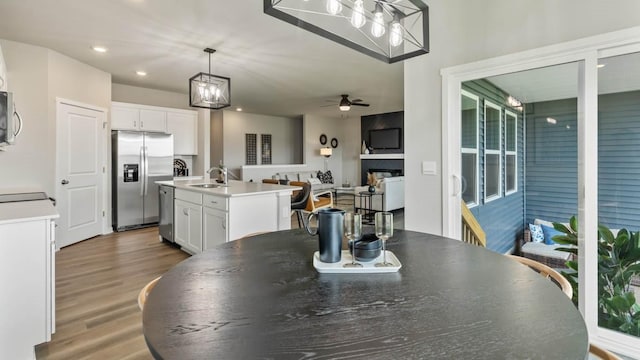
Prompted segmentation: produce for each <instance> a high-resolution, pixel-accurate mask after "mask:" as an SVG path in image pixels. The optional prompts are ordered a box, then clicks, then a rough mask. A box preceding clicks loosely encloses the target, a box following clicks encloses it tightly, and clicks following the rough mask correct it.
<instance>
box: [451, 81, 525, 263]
mask: <svg viewBox="0 0 640 360" xmlns="http://www.w3.org/2000/svg"><path fill="white" fill-rule="evenodd" d="M463 89H464V90H467V91H469V92H471V93H472V94H475V95H477V96H478V97H479V104H478V106H479V114H480V115H479V117H480V123H479V125H480V126H479V130H478V131H479V152H478V156H479V166H478V170H479V179H478V181H479V185H480V186H479V205H478V206H475V207H473V208H471V209H470V210H471V213H473V215H474V216H475V217H476V219H477V220H478V222H479V223H480V225H481V226H482V229H483V230H484V231H485V233H486V235H487V248H488V249H490V250H494V251H496V252H500V253H505V252H508V251H509V250H511V248H512V247H513V246H514V244H515V243H514V240H515V238H516V236H518V235H519V234H522V230H523V217H524V193H525V192H524V171H523V168H524V166H523V165H524V141H523V139H524V134H523V129H524V126H523V123H524V121H523V116H522V113H521V112H518V111H517V110H516V109H513V108H510V107H508V106H507V105H506V98H507V96H508V94H506V93H504V92H503V91H501V90H500V89H498V88H496V87H495V86H494V85H493V84H491V83H490V82H488V81H486V80H480V81H474V82H468V83H465V84H463ZM485 101H490V102H492V103H493V104H496V105H498V106H500V107H501V108H502V116H503V119H504V111H505V109H506V110H509V111H511V112H513V113H514V114H516V116H517V117H518V121H517V136H518V140H517V159H518V160H517V174H518V175H517V176H518V180H517V186H518V191H517V192H515V193H511V194H509V195H506V194H505V178H504V175H503V178H502V183H503V186H502V197H501V198H499V199H496V200H493V201H490V202H488V203H485V202H484V195H485V194H484V121H483V119H484V102H485ZM504 124H505V122H504V121H502V138H503V139H504V134H505V127H504ZM504 173H505V149H504V143H503V146H502V174H504Z"/></svg>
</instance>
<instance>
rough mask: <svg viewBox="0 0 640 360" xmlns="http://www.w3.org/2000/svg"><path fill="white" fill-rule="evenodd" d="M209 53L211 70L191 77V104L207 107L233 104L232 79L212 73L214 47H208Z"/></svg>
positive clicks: (221, 106) (205, 50)
mask: <svg viewBox="0 0 640 360" xmlns="http://www.w3.org/2000/svg"><path fill="white" fill-rule="evenodd" d="M204 52H206V53H208V54H209V72H208V73H203V72H201V73H198V74H196V75H194V76H193V77H191V78H190V79H189V106H191V107H199V108H205V109H222V108H225V107H227V106H230V105H231V79H230V78H228V77H224V76H218V75H213V74H211V54H213V53H214V52H216V51H215V50H214V49H211V48H206V49H204Z"/></svg>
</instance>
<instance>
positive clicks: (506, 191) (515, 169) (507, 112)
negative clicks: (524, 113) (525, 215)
mask: <svg viewBox="0 0 640 360" xmlns="http://www.w3.org/2000/svg"><path fill="white" fill-rule="evenodd" d="M508 116H513V119H514V124H513V126H514V131H513V136H514V139H513V144H514V145H515V147H514V149H515V150H508V147H507V135H508V133H509V132H508V131H507V126H508V124H507V117H508ZM507 156H513V157H514V158H515V161H514V167H513V172H514V174H513V178H514V179H515V181H514V184H513V186H514V187H513V189H512V190H509V188H508V184H507V178H508V177H507V172H508V169H507ZM517 192H518V114H517V113H515V112H513V111H511V110H508V109H505V110H504V196H509V195H511V194H515V193H517Z"/></svg>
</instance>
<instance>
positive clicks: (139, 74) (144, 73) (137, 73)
mask: <svg viewBox="0 0 640 360" xmlns="http://www.w3.org/2000/svg"><path fill="white" fill-rule="evenodd" d="M136 75H138V76H147V73H146V72H144V71H140V70H138V71H136Z"/></svg>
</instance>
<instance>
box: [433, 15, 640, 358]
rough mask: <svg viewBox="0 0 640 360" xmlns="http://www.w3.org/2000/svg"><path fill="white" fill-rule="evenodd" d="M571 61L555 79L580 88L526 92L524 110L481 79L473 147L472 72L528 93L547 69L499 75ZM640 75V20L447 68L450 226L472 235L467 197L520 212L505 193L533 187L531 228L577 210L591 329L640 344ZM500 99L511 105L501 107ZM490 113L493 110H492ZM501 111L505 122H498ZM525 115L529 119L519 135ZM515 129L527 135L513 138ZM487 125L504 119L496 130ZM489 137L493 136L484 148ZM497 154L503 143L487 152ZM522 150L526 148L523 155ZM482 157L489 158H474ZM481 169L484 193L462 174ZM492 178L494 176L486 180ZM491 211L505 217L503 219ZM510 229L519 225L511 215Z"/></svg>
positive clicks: (622, 346) (526, 218)
mask: <svg viewBox="0 0 640 360" xmlns="http://www.w3.org/2000/svg"><path fill="white" fill-rule="evenodd" d="M563 66H569V67H570V68H571V70H569V71H567V72H564V75H557V77H558V78H557V79H555V80H562V79H560V78H559V77H561V76H565V75H568V77H569V78H570V79H569V80H570V81H573V87H572V89H573V90H572V91H573V93H571V94H568V95H566V96H562V95H559V96H558V97H556V98H553V99H546V100H545V99H534V100H533V101H532V98H527V96H526V95H521V96H522V98H521V99H520V100H522V102H523V104H524V105H523V106H524V111H523V112H521V113H520V112H518V111H516V110H515V109H512V108H509V106H504V103H502V102H500V101H497V102H496V100H495V99H493V100H491V101H490V104H489V105H488V106H487V102H485V99H483V95H482V94H480V93H478V92H473V91H471V92H472V94H473V95H476V96H478V97H479V101H478V102H479V109H480V112H481V114H480V116H479V120H478V121H479V122H480V128H479V130H478V136H479V139H478V146H477V148H476V150H472V146H470V145H468V144H471V143H470V142H465V141H466V140H468V138H466V137H465V134H463V133H462V131H467V132H468V130H469V129H470V127H469V126H466V125H465V123H464V122H463V120H462V119H461V117H463V116H465V115H464V111H465V110H466V109H467V106H468V105H469V104H470V103H471V102H470V101H469V96H467V97H466V98H465V96H464V94H463V92H462V90H464V91H470V90H473V89H470V84H474V83H476V85H477V84H479V83H477V82H478V81H481V82H483V81H485V80H486V81H488V82H489V83H490V84H491V86H492V87H495V88H497V89H498V90H500V91H502V92H503V93H506V94H516V93H519V92H522V93H526V90H527V89H526V87H528V86H529V85H530V86H532V88H535V87H536V86H537V85H536V80H537V81H542V80H543V79H544V77H542V76H538V77H534V78H533V79H532V82H531V83H530V84H527V85H526V86H525V82H523V81H520V80H518V81H515V82H514V87H509V84H508V82H506V83H501V82H500V78H502V77H505V78H509V77H514V78H516V79H517V76H518V74H521V73H526V72H528V71H532V70H534V69H539V70H540V69H552V68H562V67H563ZM639 75H640V28H633V29H629V30H625V31H619V32H616V33H611V34H603V35H599V36H596V37H593V38H587V39H581V40H578V41H574V42H569V43H564V44H556V45H553V46H549V47H544V48H539V49H535V50H530V51H526V52H523V53H519V54H513V55H508V56H502V57H499V58H494V59H488V60H486V61H480V62H475V63H472V64H466V65H460V66H456V67H452V68H448V69H443V70H442V76H443V99H444V101H443V104H444V107H443V119H442V124H443V140H442V143H443V154H444V157H443V163H442V176H443V178H442V183H443V234H444V235H445V236H449V237H452V238H457V239H460V238H461V234H460V218H461V216H460V206H461V203H462V200H464V202H465V203H466V204H468V205H471V207H472V212H473V213H474V215H476V217H479V218H480V219H482V217H483V216H485V215H484V214H488V210H489V207H490V206H494V207H495V206H497V205H498V204H500V209H498V208H495V209H493V208H492V209H491V210H492V211H494V210H495V211H496V213H505V212H504V210H505V209H507V210H509V211H508V213H509V214H510V215H512V214H514V213H515V212H516V211H520V208H519V207H518V206H515V205H513V204H509V205H507V204H506V203H504V204H503V201H504V200H506V199H509V198H512V199H514V198H515V197H514V195H516V196H520V195H517V194H522V196H523V198H524V205H523V211H522V212H523V215H522V218H523V220H522V223H521V225H520V226H519V228H520V229H523V228H524V227H525V226H528V223H529V222H530V221H531V220H534V221H535V219H538V218H546V219H550V220H551V221H555V222H564V223H566V222H567V221H568V220H569V217H570V216H571V215H573V214H576V215H577V219H578V228H577V229H576V230H577V231H578V233H579V236H578V258H577V264H578V268H579V271H578V283H577V286H578V288H579V302H578V303H579V308H580V311H581V312H582V314H583V316H584V318H585V322H586V324H587V327H588V329H589V337H590V341H592V342H594V343H596V344H598V345H603V346H604V347H606V348H609V349H611V350H614V351H616V352H619V353H621V354H624V355H630V356H637V355H638V354H640V304H639V302H638V300H640V254H639V252H640V245H639V244H638V241H639V240H638V238H639V237H640V235H638V232H639V231H640V76H639ZM481 85H483V86H484V85H485V83H482V84H481ZM556 90H557V89H556ZM550 93H551V89H550V90H549V94H550ZM461 94H463V95H462V96H461ZM494 105H495V106H494ZM498 107H500V108H502V111H501V112H500V113H499V112H498V111H497V110H498ZM487 109H488V111H486V110H487ZM483 110H485V111H483ZM467 113H468V112H467ZM482 113H485V114H482ZM486 113H490V114H489V115H490V118H489V119H488V120H487V119H485V118H484V115H486ZM494 115H497V116H494ZM514 115H515V116H514ZM496 118H497V119H499V121H500V122H501V125H500V127H499V129H497V128H496V124H497V121H498V120H496ZM483 121H486V123H484V125H483V123H482V122H483ZM521 123H524V128H523V133H522V137H521V138H518V134H520V133H519V130H518V129H519V128H520V126H521V125H520V124H521ZM514 125H515V126H514ZM483 126H485V128H483ZM514 129H515V132H516V134H517V135H516V138H515V139H512V137H513V133H514ZM487 130H489V131H493V132H491V134H490V135H491V136H487V132H486V131H487ZM498 130H499V131H500V132H498ZM493 135H497V136H498V138H499V139H500V141H501V143H500V144H497V143H496V142H495V141H492V139H493V140H495V139H496V138H495V137H494V136H493ZM519 141H522V142H523V145H522V146H523V151H521V149H520V147H519V146H520V145H519ZM463 143H465V144H463ZM485 143H486V144H487V145H489V147H487V148H485V147H484V145H483V144H485ZM514 144H516V146H515V147H514V146H513V145H514ZM469 154H473V156H471V155H469ZM491 154H495V155H498V154H499V155H498V156H495V155H494V158H491V159H489V160H490V161H489V162H490V163H489V164H487V155H490V156H491ZM521 154H524V156H525V159H524V160H523V161H522V162H521V161H520V160H519V159H520V157H521ZM473 158H475V159H478V162H477V165H476V166H477V168H475V169H474V168H473V164H474V163H473V160H471V159H473ZM492 164H495V165H497V167H491V166H489V167H488V170H491V171H493V172H491V173H488V172H487V165H492ZM521 166H524V169H522V168H521ZM495 170H497V172H496V171H495ZM472 172H473V174H478V175H476V176H475V177H474V178H475V179H477V181H476V183H477V185H478V186H477V189H478V190H477V191H476V193H475V194H474V193H473V191H469V190H468V187H464V186H463V185H467V184H465V183H468V181H466V180H468V179H469V178H470V177H471V173H472ZM489 175H490V176H489ZM498 176H499V177H500V178H499V179H498ZM519 177H522V178H524V181H523V182H521V180H520V178H519ZM463 179H464V180H465V181H463ZM487 181H489V182H492V183H491V184H489V185H491V186H489V187H487V184H486V183H485V182H487ZM463 189H464V190H465V191H464V192H463V191H462V190H463ZM489 190H491V191H489ZM501 197H502V198H501ZM474 202H475V204H474ZM545 204H552V205H553V206H546V205H545ZM503 218H504V216H498V217H494V218H492V219H493V220H495V219H503ZM546 219H545V220H546ZM480 222H481V223H482V220H481V221H480ZM486 223H487V224H494V226H495V224H496V223H497V222H496V221H488V222H486ZM599 225H600V226H599ZM513 229H515V228H513ZM623 229H626V230H623ZM501 230H502V231H504V230H509V231H512V232H513V233H514V234H513V235H512V236H513V237H517V236H518V234H515V232H516V231H515V230H512V229H509V226H507V225H505V226H502V229H501ZM496 234H497V233H496ZM491 241H492V240H488V242H487V243H488V244H489V245H490V244H491ZM502 241H503V243H500V244H498V245H491V246H489V247H490V248H491V250H494V251H498V252H510V251H512V250H513V249H510V248H509V245H508V240H507V239H506V238H505V240H502Z"/></svg>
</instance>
